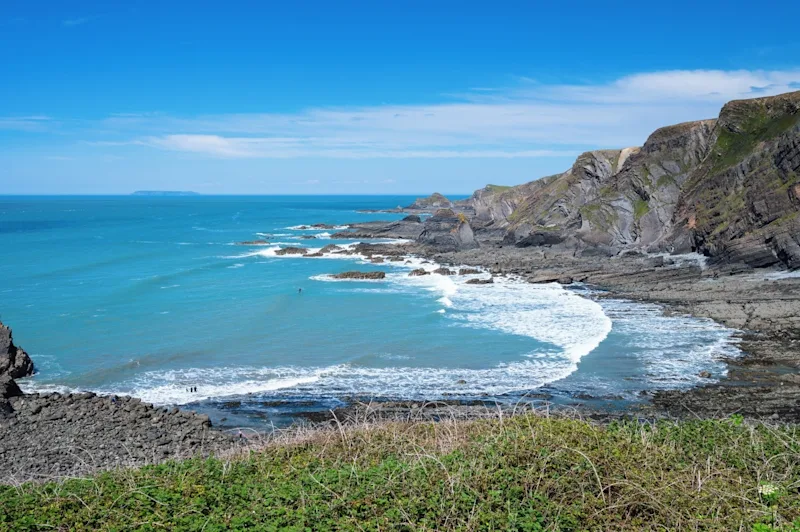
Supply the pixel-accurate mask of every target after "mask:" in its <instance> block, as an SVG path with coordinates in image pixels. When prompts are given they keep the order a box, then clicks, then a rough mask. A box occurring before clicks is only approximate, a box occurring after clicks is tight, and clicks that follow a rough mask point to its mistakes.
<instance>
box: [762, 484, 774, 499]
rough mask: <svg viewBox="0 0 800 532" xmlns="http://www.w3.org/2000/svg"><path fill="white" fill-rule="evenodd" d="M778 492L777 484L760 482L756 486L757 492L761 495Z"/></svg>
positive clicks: (765, 495)
mask: <svg viewBox="0 0 800 532" xmlns="http://www.w3.org/2000/svg"><path fill="white" fill-rule="evenodd" d="M776 493H778V486H776V485H775V484H761V485H760V486H759V487H758V494H759V495H761V496H762V497H770V496H772V495H775V494H776Z"/></svg>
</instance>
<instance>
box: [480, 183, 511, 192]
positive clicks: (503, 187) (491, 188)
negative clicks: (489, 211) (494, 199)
mask: <svg viewBox="0 0 800 532" xmlns="http://www.w3.org/2000/svg"><path fill="white" fill-rule="evenodd" d="M484 188H486V190H488V191H489V192H503V191H506V190H508V189H510V188H511V187H510V186H508V185H486V187H484Z"/></svg>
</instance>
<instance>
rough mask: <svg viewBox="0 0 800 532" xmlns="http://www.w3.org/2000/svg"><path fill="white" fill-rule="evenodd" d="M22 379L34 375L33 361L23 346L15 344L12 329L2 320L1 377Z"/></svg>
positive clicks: (0, 346) (0, 331) (0, 330)
mask: <svg viewBox="0 0 800 532" xmlns="http://www.w3.org/2000/svg"><path fill="white" fill-rule="evenodd" d="M6 375H7V376H9V377H11V378H12V379H21V378H23V377H30V376H31V375H33V361H32V360H31V357H29V356H28V353H26V352H25V351H24V350H23V349H22V348H21V347H17V346H15V345H14V340H13V338H12V337H11V329H9V328H8V327H6V326H5V325H3V323H2V322H0V377H2V376H6Z"/></svg>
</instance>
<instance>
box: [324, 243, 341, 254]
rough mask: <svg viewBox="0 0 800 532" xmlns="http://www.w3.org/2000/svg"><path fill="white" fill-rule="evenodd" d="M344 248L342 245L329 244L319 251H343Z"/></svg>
mask: <svg viewBox="0 0 800 532" xmlns="http://www.w3.org/2000/svg"><path fill="white" fill-rule="evenodd" d="M342 249H344V248H342V247H341V246H337V245H336V244H328V245H327V246H324V247H323V248H322V249H320V250H319V252H320V253H333V252H334V251H341V250H342Z"/></svg>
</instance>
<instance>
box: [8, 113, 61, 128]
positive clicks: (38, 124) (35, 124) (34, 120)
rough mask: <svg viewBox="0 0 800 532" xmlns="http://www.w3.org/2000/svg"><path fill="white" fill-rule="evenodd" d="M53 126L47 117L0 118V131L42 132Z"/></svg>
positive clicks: (50, 119) (51, 120)
mask: <svg viewBox="0 0 800 532" xmlns="http://www.w3.org/2000/svg"><path fill="white" fill-rule="evenodd" d="M53 124H54V122H53V119H52V118H50V117H49V116H43V115H42V116H39V115H34V116H0V130H3V129H6V130H13V131H29V132H44V131H48V130H49V129H50V127H51V126H52V125H53Z"/></svg>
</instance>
